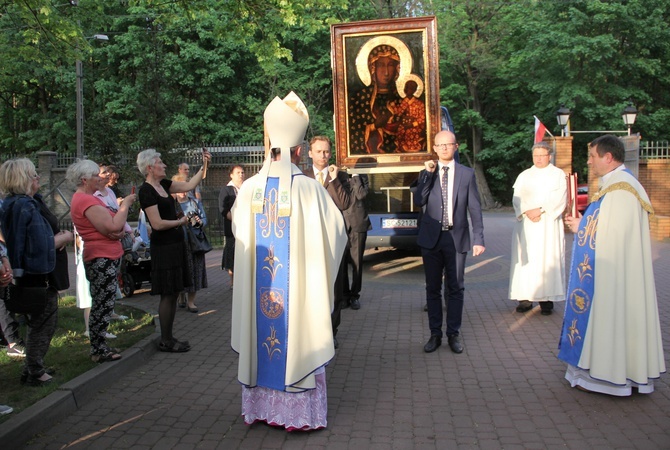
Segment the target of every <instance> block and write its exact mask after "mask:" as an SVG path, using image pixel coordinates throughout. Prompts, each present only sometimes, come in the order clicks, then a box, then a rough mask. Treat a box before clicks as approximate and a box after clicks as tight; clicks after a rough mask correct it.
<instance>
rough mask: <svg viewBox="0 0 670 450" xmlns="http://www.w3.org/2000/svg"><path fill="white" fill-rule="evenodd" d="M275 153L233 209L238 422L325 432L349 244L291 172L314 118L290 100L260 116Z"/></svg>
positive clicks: (304, 181) (336, 219)
mask: <svg viewBox="0 0 670 450" xmlns="http://www.w3.org/2000/svg"><path fill="white" fill-rule="evenodd" d="M264 121H265V130H266V132H267V134H268V137H269V140H270V147H271V151H269V152H268V153H267V156H266V159H265V163H264V165H263V168H262V169H261V171H260V172H259V173H258V174H257V175H255V176H254V177H251V178H249V179H248V180H247V181H245V182H244V184H243V185H242V187H241V188H240V191H239V193H238V196H237V200H236V201H235V205H234V206H233V208H232V211H231V214H232V223H233V233H234V234H235V240H236V244H235V270H234V274H235V283H234V290H233V313H232V333H231V334H232V336H231V342H232V348H233V350H235V351H236V352H237V353H238V354H239V365H238V380H239V382H240V383H241V384H242V415H243V416H244V420H245V422H246V423H248V424H251V423H253V422H255V421H264V422H267V423H268V424H271V425H275V426H281V427H284V428H286V429H287V430H289V431H291V430H314V429H319V428H324V427H326V425H327V420H326V419H327V412H328V402H327V392H326V373H325V366H326V365H327V364H328V362H329V361H330V360H331V359H332V358H333V356H334V355H335V349H334V346H333V334H332V327H331V324H330V313H331V311H332V309H333V302H334V297H333V285H334V283H335V277H336V276H337V271H338V267H339V262H340V260H341V258H342V255H343V253H344V250H345V247H346V244H347V234H346V230H345V227H344V221H343V219H342V214H341V213H340V211H339V210H338V208H337V207H336V206H335V203H333V201H332V199H331V198H330V196H329V195H328V193H327V192H326V190H325V189H323V187H322V186H320V185H319V183H318V182H317V181H315V180H313V179H311V178H309V177H307V176H305V175H303V173H302V172H301V171H300V169H299V168H298V167H297V166H296V165H294V164H293V162H297V161H298V160H299V159H300V155H301V152H302V151H303V146H304V138H305V131H306V130H307V126H308V124H309V116H308V113H307V109H306V108H305V105H304V104H303V103H302V101H301V100H300V98H299V97H298V96H297V95H296V94H295V93H293V92H291V93H290V94H289V95H288V96H286V97H285V98H284V99H283V100H282V99H280V98H278V97H275V99H274V100H272V102H271V103H270V104H269V105H268V107H267V108H266V110H265V114H264Z"/></svg>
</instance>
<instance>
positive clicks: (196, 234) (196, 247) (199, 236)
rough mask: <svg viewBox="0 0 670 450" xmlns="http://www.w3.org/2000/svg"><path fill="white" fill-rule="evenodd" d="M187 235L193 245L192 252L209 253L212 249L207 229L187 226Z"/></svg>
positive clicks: (191, 245) (190, 244)
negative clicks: (206, 232)
mask: <svg viewBox="0 0 670 450" xmlns="http://www.w3.org/2000/svg"><path fill="white" fill-rule="evenodd" d="M185 228H186V236H187V238H188V244H189V246H190V247H191V252H193V253H207V252H209V251H211V250H212V244H210V243H209V239H207V235H206V234H205V230H203V229H202V228H193V227H192V226H188V225H187V226H186V227H185Z"/></svg>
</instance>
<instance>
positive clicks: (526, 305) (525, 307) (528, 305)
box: [516, 300, 533, 313]
mask: <svg viewBox="0 0 670 450" xmlns="http://www.w3.org/2000/svg"><path fill="white" fill-rule="evenodd" d="M531 309H533V302H529V301H528V300H521V301H520V302H519V306H517V307H516V312H519V313H525V312H526V311H530V310H531Z"/></svg>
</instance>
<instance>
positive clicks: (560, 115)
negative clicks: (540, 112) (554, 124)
mask: <svg viewBox="0 0 670 450" xmlns="http://www.w3.org/2000/svg"><path fill="white" fill-rule="evenodd" d="M570 114H572V113H571V111H570V110H569V109H568V108H566V107H565V105H561V107H560V108H558V111H556V120H557V121H558V125H559V126H560V127H561V136H570V130H569V129H568V122H569V121H570Z"/></svg>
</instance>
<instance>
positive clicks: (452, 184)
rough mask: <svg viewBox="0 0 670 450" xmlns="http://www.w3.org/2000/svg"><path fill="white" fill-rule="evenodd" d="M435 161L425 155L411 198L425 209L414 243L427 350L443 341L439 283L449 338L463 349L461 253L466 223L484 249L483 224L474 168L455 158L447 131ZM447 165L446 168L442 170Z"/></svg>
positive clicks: (477, 250) (466, 242) (465, 247)
mask: <svg viewBox="0 0 670 450" xmlns="http://www.w3.org/2000/svg"><path fill="white" fill-rule="evenodd" d="M433 149H434V151H435V153H436V154H437V158H438V161H437V163H435V162H433V161H427V162H426V163H425V169H424V170H422V171H421V173H420V174H419V179H418V180H417V185H416V187H414V188H413V192H414V202H415V203H416V204H417V205H418V206H421V207H422V209H423V214H422V216H421V221H420V224H419V235H418V237H417V244H418V245H419V247H421V256H422V257H423V267H424V270H425V273H426V304H427V306H428V325H429V327H430V339H429V340H428V342H427V343H426V345H425V346H424V347H423V349H424V351H425V352H426V353H430V352H434V351H435V350H437V348H438V347H439V346H440V345H442V284H443V280H444V301H445V303H446V305H447V333H446V334H447V339H448V341H449V347H450V348H451V350H452V351H453V352H454V353H461V352H463V342H462V340H461V336H460V329H461V319H462V316H463V291H464V290H465V285H464V282H463V279H464V275H465V257H466V255H467V253H468V251H469V250H470V224H469V223H468V213H470V219H471V220H472V232H473V235H474V246H473V247H472V254H473V256H478V255H481V254H482V253H484V250H485V248H484V224H483V220H482V210H481V203H480V201H479V192H478V191H477V183H476V180H475V172H474V170H473V169H471V168H469V167H465V166H462V165H461V164H459V163H457V162H456V161H454V153H455V152H456V150H457V149H458V143H457V142H456V136H455V135H454V133H452V132H450V131H440V132H439V133H437V135H435V143H434V145H433ZM445 169H446V170H445Z"/></svg>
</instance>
